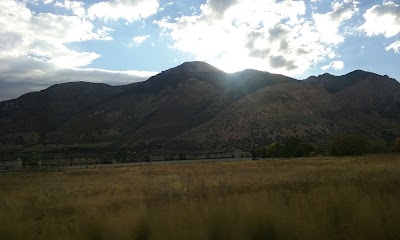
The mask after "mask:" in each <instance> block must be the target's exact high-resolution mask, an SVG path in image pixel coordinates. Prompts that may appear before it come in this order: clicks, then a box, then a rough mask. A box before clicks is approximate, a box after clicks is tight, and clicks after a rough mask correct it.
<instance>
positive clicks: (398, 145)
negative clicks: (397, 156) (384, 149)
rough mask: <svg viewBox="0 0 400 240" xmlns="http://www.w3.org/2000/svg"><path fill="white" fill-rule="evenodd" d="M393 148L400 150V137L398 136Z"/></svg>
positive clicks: (396, 150)
mask: <svg viewBox="0 0 400 240" xmlns="http://www.w3.org/2000/svg"><path fill="white" fill-rule="evenodd" d="M393 150H394V151H395V152H400V137H398V138H396V140H395V141H394V146H393Z"/></svg>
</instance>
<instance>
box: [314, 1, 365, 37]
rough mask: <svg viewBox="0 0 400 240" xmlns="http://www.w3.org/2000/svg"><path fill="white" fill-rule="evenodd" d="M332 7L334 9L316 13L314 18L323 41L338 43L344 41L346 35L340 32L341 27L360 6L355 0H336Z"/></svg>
mask: <svg viewBox="0 0 400 240" xmlns="http://www.w3.org/2000/svg"><path fill="white" fill-rule="evenodd" d="M332 8H333V11H331V12H328V13H325V14H319V13H317V14H314V15H313V18H314V21H315V25H316V27H317V29H318V31H319V32H320V37H321V41H323V42H326V43H332V44H338V43H341V42H343V41H344V36H343V35H342V34H340V33H339V27H340V26H341V24H342V23H343V22H344V21H346V20H349V19H350V18H352V17H353V16H354V14H355V13H357V12H358V7H357V2H354V1H345V2H339V1H335V2H333V3H332Z"/></svg>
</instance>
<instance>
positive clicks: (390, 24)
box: [360, 2, 400, 38]
mask: <svg viewBox="0 0 400 240" xmlns="http://www.w3.org/2000/svg"><path fill="white" fill-rule="evenodd" d="M363 16H364V19H365V23H364V24H363V25H361V27H360V30H362V31H364V32H365V33H366V34H367V35H368V36H374V35H381V34H382V35H384V36H385V37H387V38H390V37H393V36H395V35H397V34H399V33H400V5H398V4H395V3H393V2H385V3H383V5H381V6H379V5H374V6H373V7H371V8H370V9H368V10H367V11H366V13H365V14H364V15H363Z"/></svg>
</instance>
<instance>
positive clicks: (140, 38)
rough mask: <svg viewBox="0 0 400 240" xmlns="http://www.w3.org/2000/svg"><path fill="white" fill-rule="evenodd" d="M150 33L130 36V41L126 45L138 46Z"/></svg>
mask: <svg viewBox="0 0 400 240" xmlns="http://www.w3.org/2000/svg"><path fill="white" fill-rule="evenodd" d="M149 37H150V35H143V36H136V37H134V38H132V42H131V43H130V44H129V45H128V47H134V46H135V47H138V46H140V45H141V44H142V43H143V42H144V41H146V40H147V39H148V38H149Z"/></svg>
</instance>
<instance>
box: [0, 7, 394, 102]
mask: <svg viewBox="0 0 400 240" xmlns="http://www.w3.org/2000/svg"><path fill="white" fill-rule="evenodd" d="M194 60H200V61H206V62H208V63H210V64H212V65H214V66H216V67H218V68H220V69H222V70H224V71H226V72H235V71H240V70H243V69H246V68H252V69H257V70H262V71H268V72H273V73H281V74H285V75H287V76H291V77H295V78H298V79H304V78H307V77H308V76H310V75H319V74H322V73H324V72H329V73H331V74H334V75H341V74H345V73H348V72H350V71H353V70H356V69H362V70H366V71H371V72H375V73H378V74H382V75H384V74H386V75H389V76H390V77H393V78H395V79H397V80H400V71H399V69H400V68H399V63H400V2H399V0H378V1H354V0H334V1H331V0H309V1H301V0H202V1H200V0H196V1H183V0H179V1H169V0H104V1H94V0H90V1H71V0H1V1H0V100H6V99H10V98H15V97H18V96H20V95H21V94H23V93H26V92H29V91H37V90H41V89H44V88H46V87H48V86H50V85H52V84H55V83H61V82H68V81H89V82H104V83H108V84H111V85H119V84H127V83H131V82H136V81H143V80H145V79H147V78H148V77H149V76H152V75H154V74H156V73H157V72H160V71H163V70H166V69H168V68H171V67H174V66H177V65H179V64H181V63H183V62H186V61H194Z"/></svg>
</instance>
